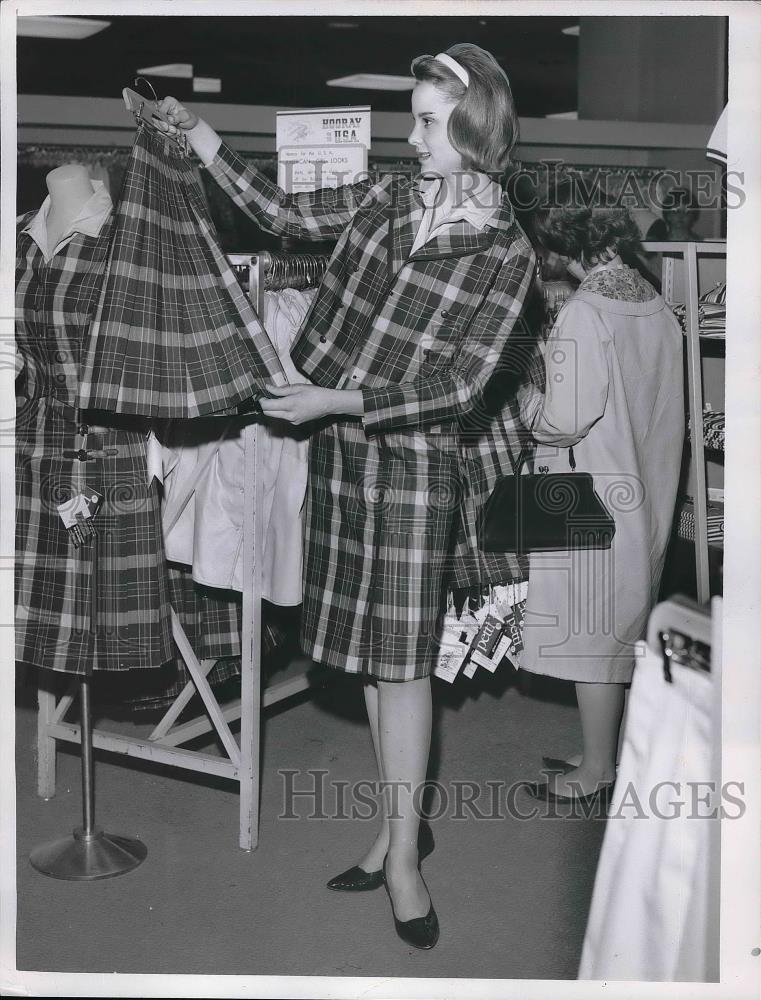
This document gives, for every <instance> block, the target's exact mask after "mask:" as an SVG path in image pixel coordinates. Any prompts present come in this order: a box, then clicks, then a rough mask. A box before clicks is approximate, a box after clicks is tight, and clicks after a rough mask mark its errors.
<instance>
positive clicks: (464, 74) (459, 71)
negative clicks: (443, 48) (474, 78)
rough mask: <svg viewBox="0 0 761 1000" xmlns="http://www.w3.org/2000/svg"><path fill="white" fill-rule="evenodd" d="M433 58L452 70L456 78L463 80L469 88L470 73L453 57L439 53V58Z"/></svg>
mask: <svg viewBox="0 0 761 1000" xmlns="http://www.w3.org/2000/svg"><path fill="white" fill-rule="evenodd" d="M433 58H434V59H438V60H439V62H443V63H444V65H445V66H447V67H448V68H449V69H451V70H452V72H453V73H454V75H455V76H456V77H458V78H459V79H460V80H462V82H463V83H464V84H465V86H466V87H467V86H468V84H469V83H470V74H469V73H468V71H467V70H466V69H465V67H464V66H461V65H460V64H459V63H458V62H457V60H456V59H453V58H452V57H451V56H448V55H447V54H446V52H439V54H438V55H437V56H434V57H433Z"/></svg>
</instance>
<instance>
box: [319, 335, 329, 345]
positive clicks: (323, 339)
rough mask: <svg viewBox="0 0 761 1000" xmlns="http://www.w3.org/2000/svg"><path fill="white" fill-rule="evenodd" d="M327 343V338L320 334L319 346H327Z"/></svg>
mask: <svg viewBox="0 0 761 1000" xmlns="http://www.w3.org/2000/svg"><path fill="white" fill-rule="evenodd" d="M327 342H328V338H327V337H326V336H325V335H324V334H321V335H320V343H321V344H327Z"/></svg>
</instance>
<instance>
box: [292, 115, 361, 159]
mask: <svg viewBox="0 0 761 1000" xmlns="http://www.w3.org/2000/svg"><path fill="white" fill-rule="evenodd" d="M275 143H276V146H277V151H278V153H279V152H280V150H281V149H282V148H283V147H284V146H338V145H343V144H348V145H354V144H356V143H359V145H361V146H364V147H365V149H369V148H370V106H369V105H362V106H361V107H342V108H310V109H309V110H305V111H278V112H277V113H276V121H275Z"/></svg>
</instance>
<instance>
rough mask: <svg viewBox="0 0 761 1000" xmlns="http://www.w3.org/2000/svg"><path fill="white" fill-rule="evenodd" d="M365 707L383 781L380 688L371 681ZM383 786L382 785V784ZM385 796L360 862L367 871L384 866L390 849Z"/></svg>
mask: <svg viewBox="0 0 761 1000" xmlns="http://www.w3.org/2000/svg"><path fill="white" fill-rule="evenodd" d="M365 707H366V708H367V719H368V721H369V723H370V735H371V736H372V740H373V749H374V750H375V759H376V762H377V764H378V778H379V780H380V781H381V782H382V781H383V762H382V760H381V751H380V733H379V732H378V688H377V686H376V685H375V684H373V683H372V682H371V681H366V682H365ZM381 787H382V786H381ZM385 801H386V800H385V796H381V810H382V812H381V828H380V830H379V831H378V835H377V837H376V838H375V840H374V841H373V844H372V846H371V847H370V850H369V851H368V852H367V854H365V856H364V857H363V858H362V860H361V861H360V862H359V867H360V868H362V869H363V870H364V871H366V872H377V871H379V870H380V869H381V868H382V867H383V859H384V858H385V857H386V852H387V851H388V818H387V816H386V810H385V808H384V806H385Z"/></svg>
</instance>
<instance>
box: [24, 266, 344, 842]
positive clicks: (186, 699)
mask: <svg viewBox="0 0 761 1000" xmlns="http://www.w3.org/2000/svg"><path fill="white" fill-rule="evenodd" d="M288 258H291V259H290V260H289V259H288ZM310 258H311V260H310ZM227 259H228V262H229V263H230V266H231V267H232V269H233V271H234V272H235V273H236V275H237V276H238V278H239V280H241V283H242V284H243V285H244V288H245V289H246V291H247V292H248V295H249V297H250V299H251V301H252V302H253V304H254V308H255V309H256V312H257V315H258V316H260V317H263V316H264V291H265V289H268V290H269V289H270V288H272V289H273V290H274V289H275V288H284V287H300V288H306V287H311V286H312V285H316V284H318V283H319V281H320V280H321V278H322V275H323V274H324V271H325V266H326V264H327V257H323V256H322V255H314V254H292V255H287V257H286V255H284V254H275V253H264V252H262V253H258V254H228V255H227ZM284 282H287V283H288V284H285V283H284ZM223 437H224V434H222V436H221V437H220V439H219V441H217V442H214V443H212V444H210V445H208V446H207V448H206V449H205V451H204V453H203V455H202V457H201V459H200V461H199V462H198V465H197V469H196V472H197V475H196V477H195V478H196V481H197V479H198V476H200V473H201V471H202V469H203V468H204V467H205V466H206V464H207V462H208V461H210V460H211V459H212V458H213V456H214V454H215V453H216V450H217V449H218V447H219V444H220V442H221V440H222V438H223ZM243 443H244V456H245V457H244V463H245V464H244V521H243V546H244V556H243V607H242V629H241V697H240V700H235V701H232V702H229V703H226V704H225V705H224V706H222V705H220V704H219V702H218V701H217V699H216V697H215V695H214V692H213V691H212V689H211V686H210V685H209V683H208V681H207V679H206V678H207V675H208V673H209V672H210V670H211V668H212V667H213V665H214V663H215V660H213V659H205V660H199V659H198V658H197V656H196V655H195V653H194V651H193V649H192V647H191V644H190V642H189V640H188V638H187V636H186V634H185V631H184V630H183V628H182V625H181V624H180V621H179V618H178V617H177V614H176V613H175V611H174V610H172V614H171V617H172V633H173V635H174V639H175V642H176V644H177V647H178V650H179V652H180V655H181V656H182V658H183V660H184V661H185V665H186V666H187V669H188V673H189V674H190V677H191V680H190V681H188V683H187V684H186V685H185V687H184V689H183V690H182V691H181V692H180V694H179V695H178V696H177V698H176V699H175V700H174V702H173V703H172V705H171V706H170V708H169V709H168V710H167V711H166V713H165V714H164V716H163V717H162V719H161V721H160V722H159V723H158V724H157V725H156V726H155V727H154V729H153V730H152V732H151V733H150V734H149V735H148V736H147V738H145V739H140V738H136V737H133V736H125V735H123V734H121V733H116V732H111V731H109V730H105V729H100V728H94V729H93V730H92V745H93V747H94V748H95V749H98V750H107V751H109V752H111V753H118V754H122V755H124V756H127V757H136V758H138V759H141V760H149V761H153V762H155V763H157V764H164V765H168V766H170V767H178V768H182V769H184V770H190V771H197V772H199V773H202V774H212V775H216V776H217V777H222V778H228V779H230V780H232V781H235V782H237V783H238V785H239V789H240V807H239V833H238V843H239V846H240V847H241V848H243V849H244V850H252V849H254V848H255V847H256V846H257V844H258V840H259V797H260V773H261V758H260V749H261V711H262V708H267V707H268V706H270V705H274V704H277V703H278V702H280V701H282V700H284V699H285V698H290V697H291V696H292V695H295V694H298V693H299V692H300V691H304V690H306V689H308V688H309V687H310V685H311V678H310V676H309V674H308V673H307V672H303V673H300V674H298V675H297V676H294V677H291V678H288V679H285V680H282V681H279V682H277V683H274V684H270V685H268V686H267V688H266V689H265V690H264V691H262V678H261V610H262V552H263V548H264V538H263V527H262V521H261V516H260V511H261V509H262V479H261V450H260V448H259V447H258V441H257V423H256V418H255V417H252V418H251V422H250V423H247V425H246V426H245V428H244V430H243ZM194 488H195V483H193V482H191V483H189V484H188V486H187V489H186V490H185V491H184V492H183V494H182V495H181V496H178V497H177V498H176V499H173V502H172V509H171V510H165V512H164V513H165V521H166V522H167V525H168V527H171V524H173V523H174V522H175V521H176V520H177V518H179V516H180V514H181V513H182V510H183V509H184V507H185V506H186V504H187V503H188V501H189V500H190V498H191V496H192V494H193V491H194ZM167 530H168V528H167ZM75 692H76V682H73V683H72V685H71V687H70V689H69V691H68V692H67V693H66V694H65V695H64V696H63V697H61V698H60V700H59V699H57V697H56V693H55V691H54V690H50V689H48V688H46V687H45V686H42V685H41V686H40V688H39V711H38V717H37V720H38V721H37V750H38V769H37V792H38V795H39V796H40V797H41V798H46V799H47V798H52V796H53V795H55V785H56V745H57V741H59V740H61V741H63V742H68V743H80V744H81V731H80V726H79V725H75V724H73V723H71V722H67V721H66V715H67V713H68V711H69V709H70V708H71V706H72V704H73V703H74V699H75ZM196 693H198V695H199V696H200V698H201V701H202V702H203V706H204V709H205V711H204V713H203V714H201V715H198V716H197V717H195V718H192V719H189V720H187V721H184V722H182V723H180V722H179V721H178V720H179V718H180V715H181V714H182V712H183V711H184V709H185V708H186V707H187V705H188V704H189V703H190V701H191V699H192V698H193V696H194V695H195V694H196ZM236 721H240V739H239V741H238V740H236V738H235V736H234V735H233V733H232V731H231V729H230V723H232V722H236ZM211 732H214V733H215V734H216V735H217V737H218V738H219V740H220V742H221V744H222V747H223V748H224V751H225V754H226V756H225V757H223V756H217V755H213V754H209V753H204V752H202V751H198V750H191V749H189V748H188V747H187V746H185V745H184V744H187V743H189V742H191V741H192V740H195V739H197V738H198V737H199V736H203V735H205V734H207V733H211Z"/></svg>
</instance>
